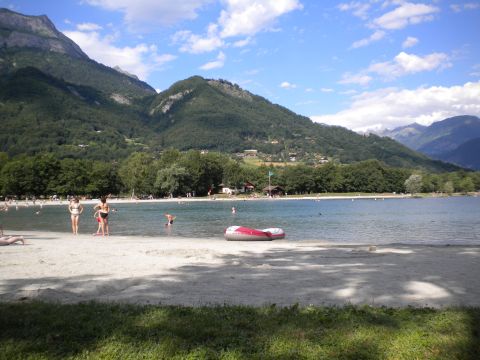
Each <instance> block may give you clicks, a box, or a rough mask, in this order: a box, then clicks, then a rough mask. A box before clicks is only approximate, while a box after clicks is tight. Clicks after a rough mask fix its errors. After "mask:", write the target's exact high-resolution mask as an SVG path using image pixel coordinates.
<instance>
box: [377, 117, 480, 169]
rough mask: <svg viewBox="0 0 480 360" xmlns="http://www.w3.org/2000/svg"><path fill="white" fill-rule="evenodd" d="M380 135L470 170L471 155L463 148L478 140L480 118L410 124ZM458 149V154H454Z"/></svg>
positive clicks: (479, 135)
mask: <svg viewBox="0 0 480 360" xmlns="http://www.w3.org/2000/svg"><path fill="white" fill-rule="evenodd" d="M382 135H384V136H389V137H391V138H392V139H395V140H396V141H398V142H400V143H402V144H404V145H406V146H408V147H410V148H412V149H414V150H417V151H419V152H421V153H423V154H426V155H428V156H430V157H433V158H435V159H439V160H442V161H452V159H455V161H453V162H454V163H455V164H458V165H460V166H466V167H470V166H469V164H471V163H472V161H471V156H474V154H469V153H468V152H467V149H470V148H471V146H472V145H469V146H465V147H464V146H463V145H464V144H466V143H467V142H469V141H470V140H473V139H476V138H480V119H479V118H478V117H476V116H470V115H463V116H455V117H451V118H448V119H445V120H442V121H438V122H435V123H433V124H432V125H430V126H421V125H418V124H411V125H407V126H402V127H399V128H396V129H393V130H389V131H386V132H383V133H382ZM457 149H458V151H457Z"/></svg>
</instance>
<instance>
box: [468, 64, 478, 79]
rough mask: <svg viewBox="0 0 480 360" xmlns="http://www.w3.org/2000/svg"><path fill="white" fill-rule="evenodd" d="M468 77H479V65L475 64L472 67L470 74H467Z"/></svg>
mask: <svg viewBox="0 0 480 360" xmlns="http://www.w3.org/2000/svg"><path fill="white" fill-rule="evenodd" d="M469 75H470V76H480V64H476V65H473V66H472V72H471V73H470V74H469Z"/></svg>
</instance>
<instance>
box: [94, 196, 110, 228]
mask: <svg viewBox="0 0 480 360" xmlns="http://www.w3.org/2000/svg"><path fill="white" fill-rule="evenodd" d="M93 209H94V210H97V209H98V213H99V215H100V218H101V220H102V221H101V224H102V236H105V233H106V234H107V236H108V213H109V212H110V207H109V206H108V204H107V198H105V197H102V198H101V199H100V204H97V205H95V207H94V208H93Z"/></svg>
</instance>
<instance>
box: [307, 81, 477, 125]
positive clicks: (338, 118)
mask: <svg viewBox="0 0 480 360" xmlns="http://www.w3.org/2000/svg"><path fill="white" fill-rule="evenodd" d="M352 99H353V102H352V103H351V105H350V107H349V108H348V109H345V110H342V111H340V112H338V113H336V114H331V115H321V116H311V119H312V120H313V121H315V122H319V123H324V124H329V125H340V126H344V127H347V128H350V129H353V130H355V131H367V130H380V129H384V128H394V127H397V126H401V125H406V124H410V123H413V122H417V123H419V124H424V125H428V124H431V123H432V122H434V121H438V120H443V119H445V118H448V117H451V116H456V115H465V114H469V115H476V116H480V81H478V82H468V83H466V84H464V85H458V86H452V87H444V86H432V87H428V88H427V87H420V88H417V89H414V90H407V89H403V90H402V89H397V88H387V89H380V90H377V91H372V92H364V93H361V94H359V95H357V96H354V97H353V98H352Z"/></svg>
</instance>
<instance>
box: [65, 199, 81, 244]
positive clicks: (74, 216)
mask: <svg viewBox="0 0 480 360" xmlns="http://www.w3.org/2000/svg"><path fill="white" fill-rule="evenodd" d="M68 211H69V212H70V219H71V220H72V232H73V235H78V220H79V218H80V214H81V213H82V212H83V206H82V205H81V204H80V201H79V200H78V198H75V199H73V200H72V201H71V202H70V205H68Z"/></svg>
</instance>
